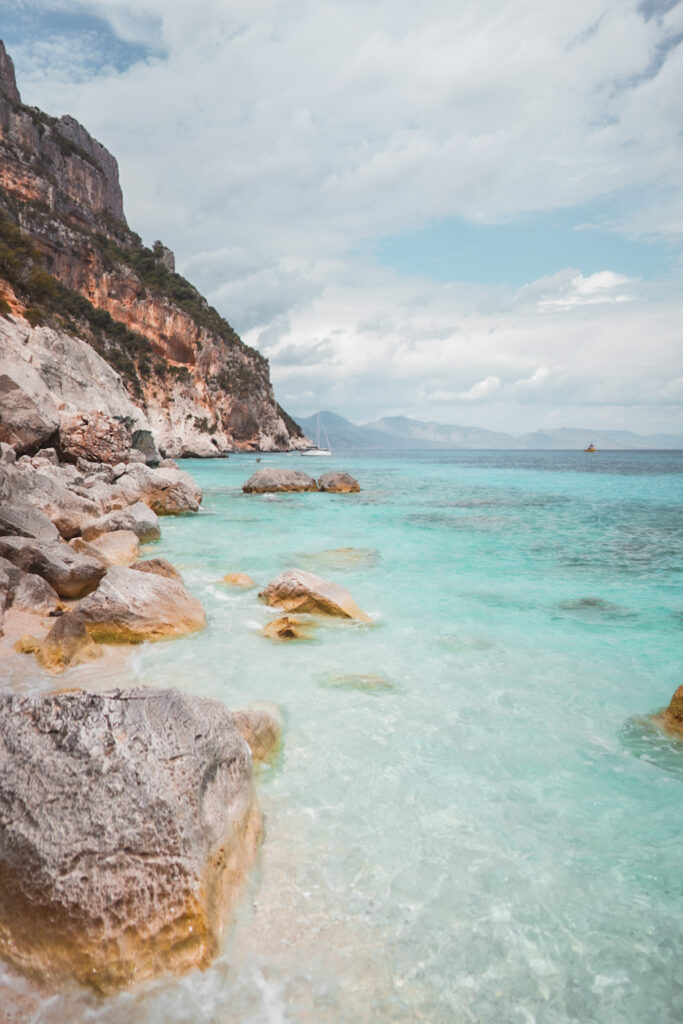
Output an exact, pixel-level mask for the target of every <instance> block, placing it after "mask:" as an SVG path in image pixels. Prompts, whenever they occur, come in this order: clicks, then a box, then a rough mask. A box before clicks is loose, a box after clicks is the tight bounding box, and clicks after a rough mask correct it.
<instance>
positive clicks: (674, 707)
mask: <svg viewBox="0 0 683 1024" xmlns="http://www.w3.org/2000/svg"><path fill="white" fill-rule="evenodd" d="M656 721H657V722H658V723H659V724H660V725H661V726H663V727H664V728H665V729H666V730H667V732H672V733H674V734H676V735H679V736H681V737H683V686H679V687H678V689H677V690H676V692H675V693H674V695H673V697H672V698H671V702H670V703H669V706H668V707H666V708H665V709H664V710H663V711H662V712H660V714H659V715H657V716H656Z"/></svg>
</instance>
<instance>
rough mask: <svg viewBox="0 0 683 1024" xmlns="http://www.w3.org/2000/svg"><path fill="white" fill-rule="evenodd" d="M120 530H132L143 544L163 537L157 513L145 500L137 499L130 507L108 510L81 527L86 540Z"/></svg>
mask: <svg viewBox="0 0 683 1024" xmlns="http://www.w3.org/2000/svg"><path fill="white" fill-rule="evenodd" d="M118 530H130V531H131V532H132V533H134V534H135V536H136V537H137V538H138V540H139V541H140V543H141V544H148V543H149V542H150V541H154V540H159V538H160V537H161V529H160V527H159V520H158V518H157V516H156V513H155V512H153V511H152V509H151V508H150V507H149V505H146V504H145V503H144V502H143V501H137V502H136V503H135V504H134V505H131V506H130V507H129V508H122V509H118V510H117V511H115V512H107V514H106V515H104V516H100V517H99V518H98V519H94V520H91V522H89V523H86V524H85V525H84V526H83V528H82V529H81V536H82V537H83V539H84V540H93V539H94V538H95V537H99V536H100V534H103V533H113V532H114V531H118Z"/></svg>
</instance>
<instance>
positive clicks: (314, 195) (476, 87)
mask: <svg viewBox="0 0 683 1024" xmlns="http://www.w3.org/2000/svg"><path fill="white" fill-rule="evenodd" d="M10 4H11V6H12V9H14V6H15V0H0V9H1V8H2V7H3V6H8V5H10ZM56 6H57V5H56V4H55V2H54V0H50V2H49V3H48V0H44V2H41V0H39V2H36V3H32V4H31V3H27V2H24V7H25V8H27V9H32V10H35V11H38V12H40V11H41V10H44V11H46V10H48V9H50V10H54V9H55V7H56ZM62 7H63V9H64V10H65V11H71V12H73V11H74V10H77V9H80V10H85V11H90V12H93V13H96V14H98V15H100V16H102V17H104V18H106V19H107V20H108V22H109V23H110V25H111V26H112V30H113V31H115V32H116V33H117V34H118V35H119V37H120V38H122V39H124V40H126V41H127V42H130V43H143V44H145V45H146V46H147V47H148V48H149V49H150V50H152V51H153V54H154V55H152V56H149V57H147V58H146V59H144V60H139V61H138V62H137V63H135V64H133V65H132V66H131V67H129V68H128V69H127V70H126V71H118V70H116V69H114V68H112V67H105V68H103V69H102V68H101V67H100V68H99V69H98V68H97V67H96V65H95V64H94V63H93V61H92V60H91V59H90V57H89V54H88V52H87V47H88V38H87V37H84V38H81V39H80V40H79V39H77V38H73V37H70V36H69V37H65V36H60V35H59V34H58V33H57V32H55V35H54V38H53V39H52V41H51V43H50V44H49V45H48V44H41V46H42V47H43V48H42V49H40V48H39V47H37V46H36V44H35V40H33V39H27V40H26V43H25V45H24V46H23V47H18V48H13V56H14V57H15V59H16V63H17V67H18V71H19V74H20V87H21V89H22V92H23V94H24V99H25V100H26V101H27V102H29V103H36V104H38V105H40V106H42V107H43V108H44V109H47V110H48V111H49V112H51V113H57V114H59V113H62V112H64V111H68V112H70V113H72V114H74V115H75V116H76V117H78V118H79V120H81V121H83V123H84V124H86V125H87V126H88V128H89V129H90V130H91V131H92V132H93V134H94V135H95V136H97V137H98V138H100V139H101V140H102V141H103V142H104V143H105V144H106V145H107V146H108V147H109V148H110V149H111V150H112V151H113V152H114V153H115V155H116V156H117V158H118V159H119V163H120V167H121V174H122V182H123V186H124V194H125V200H126V210H127V213H128V217H129V221H130V223H131V225H132V226H133V227H134V228H135V229H136V230H138V231H140V233H141V234H142V235H143V237H144V238H145V239H146V240H147V241H148V242H150V241H152V240H153V239H155V238H158V237H161V238H162V239H163V240H164V241H166V242H167V243H168V244H170V245H171V246H172V247H173V248H174V249H175V250H176V253H177V257H178V265H179V267H180V269H181V270H182V271H186V272H187V273H188V275H189V276H190V277H191V278H192V280H194V281H195V282H196V283H197V284H198V285H199V286H200V287H201V288H203V289H205V290H206V291H207V292H208V294H209V298H210V300H211V301H212V302H213V303H214V304H215V305H217V306H218V308H219V309H220V310H221V312H223V313H225V315H226V316H227V318H228V319H229V320H230V321H231V322H232V323H234V325H235V326H236V327H237V328H238V329H239V330H241V331H242V332H244V333H245V335H246V338H247V340H248V341H250V342H251V343H254V344H257V345H260V346H261V347H263V348H264V350H267V354H268V355H269V357H270V359H271V362H272V366H273V373H274V378H275V381H276V385H277V387H278V396H279V397H280V398H281V400H282V401H283V402H285V401H287V402H289V403H290V405H292V406H293V407H294V408H295V411H300V412H305V411H311V410H312V408H313V407H314V406H317V405H323V404H324V405H326V406H327V407H332V408H334V407H337V408H338V409H339V411H341V412H347V413H349V414H352V413H354V411H356V412H357V413H358V418H365V419H371V418H373V416H374V415H375V414H379V412H381V411H383V409H380V408H378V405H379V403H380V401H381V402H382V403H384V404H385V405H386V407H387V408H388V407H391V408H392V409H394V410H402V411H404V412H406V413H408V414H413V415H418V414H420V415H423V416H425V417H426V418H438V416H441V417H442V418H446V419H449V420H450V421H455V420H456V419H457V417H458V416H466V417H469V418H472V417H480V420H479V421H478V422H479V424H480V425H492V424H491V423H490V420H485V421H482V420H483V419H484V418H485V417H491V416H496V417H498V420H499V422H498V425H499V426H501V427H503V428H505V427H510V428H513V427H515V426H519V427H520V429H526V428H527V427H533V426H536V425H539V422H538V418H539V417H545V418H546V419H552V417H553V416H554V415H555V414H556V413H558V415H559V411H560V410H562V409H567V410H570V409H571V410H576V409H577V408H579V407H580V405H581V403H582V402H584V403H585V404H588V403H593V402H597V401H602V402H603V403H604V404H605V406H608V405H609V407H610V408H611V409H612V410H614V409H617V408H619V409H624V410H626V409H627V408H628V409H630V412H628V411H625V412H623V416H624V418H627V417H629V416H630V417H631V422H630V424H629V425H632V426H633V425H634V422H635V418H639V422H642V423H645V422H646V421H647V422H648V423H649V422H655V420H656V418H657V416H659V415H660V413H658V412H657V411H656V408H655V406H656V405H657V403H659V402H661V403H664V402H668V401H669V399H668V398H667V396H668V395H670V394H671V393H672V392H671V386H670V383H669V382H670V381H672V380H676V379H678V378H679V377H680V375H681V366H680V351H681V345H680V341H681V337H680V328H679V324H680V323H681V322H682V320H681V312H682V310H681V303H680V300H679V299H678V297H677V295H676V294H675V292H674V289H673V287H671V288H670V289H669V290H668V291H667V290H666V288H664V287H662V289H661V290H660V291H659V292H657V290H656V289H655V288H653V287H652V286H651V285H647V284H646V283H644V282H642V281H641V282H639V281H635V280H634V279H632V278H628V277H625V276H624V275H621V274H618V273H615V272H614V271H613V270H611V269H609V267H608V266H607V267H605V268H604V269H603V270H601V271H600V272H599V273H593V274H591V273H588V272H586V270H585V268H581V267H576V268H571V269H567V270H563V271H561V272H559V273H558V274H553V275H550V276H548V277H545V278H542V279H541V280H539V281H536V282H532V283H530V284H529V285H528V286H527V287H526V288H524V289H522V290H521V291H519V292H518V293H517V294H514V293H512V291H511V290H510V289H505V288H490V287H487V286H476V285H467V286H465V285H457V284H453V285H448V284H438V283H431V282H425V281H416V280H411V279H407V278H399V277H398V275H395V274H392V273H389V272H387V271H382V270H379V269H377V268H376V267H374V266H372V264H371V263H369V262H368V263H363V262H362V260H361V258H360V257H359V256H355V255H353V254H354V253H355V252H357V251H359V250H361V248H362V246H363V244H364V243H366V242H368V241H370V242H371V241H372V240H373V239H375V238H377V237H378V236H379V235H381V234H382V233H394V234H395V233H397V232H400V231H402V230H405V229H410V228H415V227H419V226H421V225H423V224H425V223H426V222H428V221H429V220H430V219H431V218H438V217H442V216H451V217H452V216H457V217H463V218H465V219H468V220H470V221H481V222H499V223H500V222H505V221H506V220H509V219H512V218H514V217H518V216H519V215H521V214H524V213H525V212H529V211H550V210H554V209H558V208H562V207H572V206H583V205H586V204H589V203H591V202H594V201H596V200H600V199H601V198H603V197H605V198H609V197H614V196H619V197H621V200H622V201H621V202H620V204H619V205H618V210H619V212H618V213H615V212H614V209H615V208H614V207H611V208H610V214H609V226H610V228H611V229H612V230H614V231H623V232H625V233H628V234H629V235H631V236H633V235H635V236H639V235H640V236H651V235H664V234H666V235H667V236H668V237H670V238H671V239H672V240H674V239H675V238H676V237H677V236H678V237H679V240H680V235H681V234H682V233H683V214H682V212H681V211H683V143H682V138H681V134H680V96H681V95H683V46H681V45H679V44H678V43H677V40H678V39H679V38H680V33H681V31H682V30H683V4H677V5H675V6H674V7H673V8H671V9H670V10H668V11H664V12H663V13H660V14H658V15H657V16H654V17H650V18H646V17H645V16H644V14H643V13H642V11H641V9H640V6H639V0H557V2H555V3H552V4H540V3H538V0H488V2H487V3H485V4H482V3H481V2H480V0H459V2H458V3H457V4H453V3H452V2H448V0H424V2H423V3H421V4H419V5H415V4H414V3H413V2H408V0H376V2H375V3H372V4H368V3H367V2H366V0H318V2H317V3H316V4H312V3H310V0H291V2H290V3H288V4H281V3H278V2H276V0H249V3H247V2H246V0H231V2H230V3H229V4H226V3H225V2H224V0H196V2H194V3H193V4H191V5H188V4H187V3H186V2H185V0H82V2H81V3H78V4H74V3H71V2H69V0H64V2H63V4H62ZM69 54H70V55H71V57H70V58H69ZM510 259H511V260H514V254H512V253H511V254H510ZM674 284H675V282H674ZM494 382H497V383H494ZM380 395H381V396H383V398H382V399H380V397H379V396H380ZM644 398H646V399H647V402H649V403H650V404H649V405H648V407H647V410H646V409H645V404H644ZM627 402H628V403H630V406H627V405H625V404H624V403H627ZM430 403H431V404H430ZM651 407H652V408H651ZM662 408H664V405H663V404H662ZM667 408H668V409H669V411H667V412H665V413H664V412H662V413H661V416H666V417H667V423H669V424H670V423H671V422H672V413H671V411H670V410H671V407H670V406H667ZM612 414H613V415H616V413H614V412H613V413H612ZM619 415H622V414H621V413H620V414H619ZM532 417H536V419H534V420H533V422H532V421H531V418H532ZM623 425H627V424H626V423H624V424H623Z"/></svg>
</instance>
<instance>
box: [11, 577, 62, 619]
mask: <svg viewBox="0 0 683 1024" xmlns="http://www.w3.org/2000/svg"><path fill="white" fill-rule="evenodd" d="M12 607H13V608H16V609H19V610H20V611H26V612H34V613H35V612H38V613H40V614H42V615H49V614H50V613H51V612H55V611H57V609H58V608H60V607H61V605H60V601H59V596H58V594H57V591H56V590H55V589H54V588H53V587H51V586H50V584H49V583H48V582H47V580H44V579H43V578H42V577H41V576H36V575H35V574H34V573H25V574H24V575H23V576H22V578H21V582H20V583H19V586H18V587H17V589H16V591H15V592H14V600H13V601H12Z"/></svg>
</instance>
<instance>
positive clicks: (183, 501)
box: [116, 464, 202, 516]
mask: <svg viewBox="0 0 683 1024" xmlns="http://www.w3.org/2000/svg"><path fill="white" fill-rule="evenodd" d="M116 490H117V491H118V492H119V493H120V494H121V495H122V496H123V497H125V499H126V501H127V502H128V504H129V505H132V504H134V503H135V502H137V501H144V503H145V504H146V505H149V507H150V508H151V509H152V510H153V511H154V512H156V514H157V515H159V516H173V515H179V514H181V513H183V512H196V511H197V509H198V508H199V506H200V504H201V501H202V492H201V488H199V487H198V486H197V484H196V483H195V482H194V480H193V479H192V477H191V476H190V474H189V473H185V472H184V470H181V469H161V468H157V469H150V467H149V466H145V465H141V464H133V465H129V466H128V468H127V470H126V472H125V473H123V474H122V475H121V476H120V477H119V479H118V481H117V483H116Z"/></svg>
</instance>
